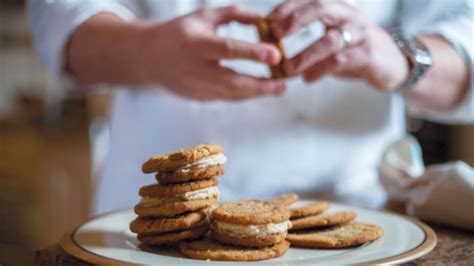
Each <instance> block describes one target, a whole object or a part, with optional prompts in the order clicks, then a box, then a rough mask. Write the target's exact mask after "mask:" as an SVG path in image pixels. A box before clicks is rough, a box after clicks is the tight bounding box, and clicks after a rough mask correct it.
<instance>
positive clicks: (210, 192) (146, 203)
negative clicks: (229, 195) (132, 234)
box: [139, 186, 220, 207]
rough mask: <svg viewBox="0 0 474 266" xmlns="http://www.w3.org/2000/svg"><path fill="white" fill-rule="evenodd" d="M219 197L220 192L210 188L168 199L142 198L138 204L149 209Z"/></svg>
mask: <svg viewBox="0 0 474 266" xmlns="http://www.w3.org/2000/svg"><path fill="white" fill-rule="evenodd" d="M219 196H220V192H219V189H218V188H217V186H212V187H207V188H203V189H198V190H193V191H188V192H185V193H179V194H178V193H177V194H175V195H173V196H168V197H143V198H142V199H141V200H140V203H139V204H140V205H142V206H143V207H151V206H157V205H162V204H167V203H172V202H178V201H183V200H202V199H208V198H212V197H217V198H219Z"/></svg>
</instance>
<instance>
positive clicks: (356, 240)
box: [286, 223, 383, 248]
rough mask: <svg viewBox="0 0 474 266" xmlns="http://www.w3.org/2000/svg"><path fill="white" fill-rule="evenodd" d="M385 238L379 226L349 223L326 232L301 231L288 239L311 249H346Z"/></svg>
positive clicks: (294, 243) (295, 244)
mask: <svg viewBox="0 0 474 266" xmlns="http://www.w3.org/2000/svg"><path fill="white" fill-rule="evenodd" d="M382 236H383V229H382V228H381V227H380V226H378V225H372V224H365V223H348V224H344V225H340V226H335V227H330V228H328V229H325V230H314V229H311V230H301V231H298V232H294V233H289V234H288V236H287V237H286V240H288V241H289V242H290V243H291V245H293V246H298V247H309V248H346V247H352V246H358V245H362V244H364V243H367V242H370V241H374V240H376V239H378V238H380V237H382Z"/></svg>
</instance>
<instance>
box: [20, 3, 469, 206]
mask: <svg viewBox="0 0 474 266" xmlns="http://www.w3.org/2000/svg"><path fill="white" fill-rule="evenodd" d="M236 5H237V6H236ZM473 9H474V7H473V4H472V1H469V0H466V1H463V0H458V1H431V0H430V1H428V0H418V1H409V0H386V1H363V0H357V1H347V2H346V1H338V0H335V1H323V0H314V1H285V2H282V1H274V0H259V1H244V0H240V1H228V0H212V1H204V0H187V1H184V0H179V1H176V0H160V1H146V0H144V1H93V0H71V1H55V0H34V1H28V7H27V11H28V17H29V23H30V25H31V28H32V34H33V38H34V41H35V44H36V47H37V51H38V53H39V55H40V58H41V59H42V61H43V62H44V64H45V65H46V66H47V67H48V69H49V70H50V71H51V73H53V74H54V76H55V77H56V78H57V79H58V80H60V81H61V82H62V84H64V85H65V86H66V85H67V84H80V85H81V86H80V87H81V88H86V87H91V86H92V85H96V84H103V83H106V84H112V85H114V86H113V87H114V92H115V98H114V103H113V106H112V110H111V115H110V149H109V151H108V157H107V160H106V162H105V164H104V167H103V174H102V177H101V178H100V180H99V182H98V188H97V192H96V195H97V198H96V202H95V212H105V211H109V210H113V209H117V208H122V207H129V206H133V205H134V204H135V203H136V202H138V200H139V199H138V195H137V191H138V189H139V187H140V186H142V185H144V184H149V183H151V182H153V177H151V176H150V177H143V174H142V173H141V172H140V166H141V163H142V162H144V161H145V160H146V159H147V158H148V157H149V156H151V155H154V154H161V153H166V152H168V151H172V150H176V149H179V148H183V147H187V146H193V145H196V144H199V143H218V144H221V145H222V146H223V147H224V150H225V153H226V155H227V157H228V163H227V164H226V174H225V176H224V177H222V178H220V189H221V193H222V199H223V200H229V199H236V198H249V197H258V198H265V197H270V196H273V195H276V194H281V193H287V192H297V193H301V194H302V195H303V196H311V197H317V198H325V199H333V200H340V201H348V202H351V203H352V204H358V205H364V206H370V207H377V206H380V205H381V204H382V203H383V202H384V199H385V194H384V192H383V189H382V188H381V186H380V184H379V182H378V179H377V164H378V161H379V160H380V156H381V154H382V152H383V150H384V148H385V147H386V146H387V145H388V144H389V143H391V142H393V141H394V140H396V139H398V138H400V137H401V136H403V135H404V134H405V126H404V124H405V110H406V109H408V110H410V112H412V114H414V115H418V116H421V117H425V118H428V119H432V120H435V121H440V122H446V123H468V122H472V121H473V120H474V110H473V109H474V96H473V85H472V84H473V82H472V77H473V75H472V69H473V65H472V64H473V63H472V59H473V49H472V47H473V44H472V40H473V38H472V35H473V32H472V25H473V17H474V16H473ZM260 15H264V16H265V15H268V17H269V18H270V20H271V21H272V29H273V31H274V33H275V35H276V36H277V37H278V38H284V39H283V40H284V44H285V49H287V52H288V54H287V55H286V57H287V59H285V60H284V64H283V68H284V70H285V72H286V73H287V74H288V75H290V76H291V77H290V78H288V79H283V80H274V79H271V78H269V77H268V68H267V66H266V65H272V64H278V63H279V62H280V60H281V59H282V55H281V54H280V53H279V50H278V49H277V48H276V47H275V46H272V45H270V44H265V43H261V42H258V38H257V34H256V31H255V28H254V27H253V25H252V24H253V23H255V21H256V19H257V18H258V16H260ZM321 25H323V26H321ZM389 28H395V29H396V30H395V31H393V34H392V32H391V31H389V30H388V29H389ZM408 48H411V49H408ZM89 85H90V86H89ZM405 107H407V108H405Z"/></svg>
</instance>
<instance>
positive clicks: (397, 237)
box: [60, 201, 436, 265]
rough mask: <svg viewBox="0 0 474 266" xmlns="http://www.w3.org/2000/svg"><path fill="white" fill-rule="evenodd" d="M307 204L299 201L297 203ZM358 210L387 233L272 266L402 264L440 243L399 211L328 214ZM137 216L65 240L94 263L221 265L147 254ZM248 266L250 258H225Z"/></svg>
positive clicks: (100, 220)
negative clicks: (135, 225)
mask: <svg viewBox="0 0 474 266" xmlns="http://www.w3.org/2000/svg"><path fill="white" fill-rule="evenodd" d="M305 203H309V201H300V202H299V204H305ZM338 210H354V211H356V212H357V220H358V221H363V222H368V223H373V224H377V225H380V226H382V227H383V229H384V232H385V234H384V236H383V237H382V238H380V239H378V240H376V241H374V242H371V243H368V244H365V245H362V246H359V247H354V248H347V249H338V250H327V249H307V248H297V247H290V249H289V250H288V252H287V253H286V254H285V255H283V256H281V257H279V258H274V259H270V260H265V261H259V262H252V263H255V264H258V263H266V264H272V265H295V264H323V263H324V264H355V263H371V264H374V263H377V264H380V263H391V264H393V263H402V262H406V261H410V260H413V259H415V258H418V257H421V256H423V255H424V254H426V253H428V252H429V251H431V250H432V249H433V248H434V247H435V246H436V234H435V233H434V232H433V230H432V229H431V228H429V227H428V226H427V225H425V224H423V223H421V222H419V221H417V220H414V219H411V218H408V217H406V216H402V215H399V214H394V213H389V212H382V211H376V210H370V209H365V208H359V207H353V206H348V205H343V204H337V203H332V204H331V207H330V209H329V212H332V211H338ZM134 218H135V214H134V213H133V211H132V210H124V211H118V212H113V213H109V214H105V215H102V216H99V217H96V218H94V219H92V220H89V221H87V222H85V223H83V224H81V225H79V226H78V227H77V228H76V229H75V230H74V231H73V232H72V233H70V234H65V235H64V237H63V238H62V239H61V242H60V243H61V245H62V247H63V248H64V249H65V250H66V251H67V252H68V253H69V254H71V255H73V256H75V257H77V258H79V259H82V260H85V261H87V262H90V263H94V264H101V265H102V264H114V265H130V264H155V265H156V264H160V265H162V264H166V265H167V264H173V265H191V264H192V265H199V264H202V265H220V264H222V262H215V261H201V260H193V259H188V258H186V257H184V256H183V255H181V254H180V253H179V252H178V251H175V250H173V249H164V250H159V249H158V250H157V251H154V252H153V253H152V252H147V251H143V250H140V249H139V248H137V245H138V241H137V240H136V239H135V234H134V233H132V232H130V230H129V229H128V225H129V223H130V222H131V221H132V220H133V219H134ZM226 264H231V265H248V264H249V262H227V263H226Z"/></svg>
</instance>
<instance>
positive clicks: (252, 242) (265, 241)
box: [211, 224, 287, 247]
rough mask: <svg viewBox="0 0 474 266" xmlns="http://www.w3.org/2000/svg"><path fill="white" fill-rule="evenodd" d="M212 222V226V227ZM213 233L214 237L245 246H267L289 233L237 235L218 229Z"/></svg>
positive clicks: (277, 241)
mask: <svg viewBox="0 0 474 266" xmlns="http://www.w3.org/2000/svg"><path fill="white" fill-rule="evenodd" d="M212 227H213V226H212V224H211V228H212ZM211 235H212V237H213V238H214V239H216V240H219V241H220V242H222V243H226V244H229V245H236V246H243V247H267V246H271V245H274V244H275V243H280V242H281V241H283V240H284V239H285V237H286V235H287V232H284V233H279V234H269V235H263V236H258V237H236V236H232V235H229V234H225V233H221V232H219V231H217V230H211Z"/></svg>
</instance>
